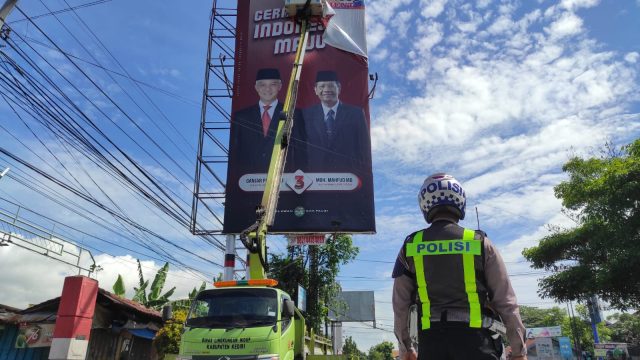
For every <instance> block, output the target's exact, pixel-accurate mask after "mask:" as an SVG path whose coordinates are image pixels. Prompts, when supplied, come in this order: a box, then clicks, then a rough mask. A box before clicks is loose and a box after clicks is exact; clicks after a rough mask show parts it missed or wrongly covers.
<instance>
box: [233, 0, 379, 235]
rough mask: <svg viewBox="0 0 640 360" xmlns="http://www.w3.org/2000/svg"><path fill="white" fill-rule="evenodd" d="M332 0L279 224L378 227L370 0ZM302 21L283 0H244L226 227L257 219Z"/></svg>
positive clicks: (315, 29) (317, 36) (311, 59)
mask: <svg viewBox="0 0 640 360" xmlns="http://www.w3.org/2000/svg"><path fill="white" fill-rule="evenodd" d="M329 5H330V6H331V5H333V6H331V8H330V10H331V13H332V15H331V17H330V18H329V19H328V21H318V22H314V23H312V24H311V27H310V33H309V39H308V42H307V44H306V49H307V51H306V56H305V59H304V64H303V70H302V76H301V78H300V84H299V91H298V99H297V102H296V111H295V117H294V125H293V130H292V136H291V142H290V145H289V149H288V154H287V158H286V165H285V172H284V175H283V178H282V182H281V184H280V196H279V200H278V207H277V212H276V216H275V221H274V224H273V226H272V227H271V228H270V232H271V233H280V234H287V233H289V234H303V233H328V232H331V233H333V232H343V233H373V232H375V219H374V205H373V176H372V171H371V138H370V132H369V129H370V121H369V99H368V79H369V77H368V73H369V71H368V62H367V58H366V41H365V23H364V11H365V9H364V2H363V1H362V0H339V1H329ZM325 20H327V19H325ZM300 31H301V29H300V24H298V23H297V22H296V21H294V20H292V19H291V18H290V17H289V15H288V14H287V13H286V11H285V9H284V6H283V1H282V0H240V1H238V17H237V23H236V49H235V68H234V93H233V98H232V115H231V131H230V139H229V166H228V172H227V187H226V199H225V216H224V229H223V232H224V233H227V234H238V233H241V232H242V231H243V230H245V229H246V228H247V227H248V226H250V225H251V224H253V223H254V222H255V221H256V213H255V209H256V206H257V205H259V204H260V202H261V200H262V194H263V191H264V188H265V182H266V177H267V170H268V167H269V162H270V159H271V154H272V149H273V145H274V137H275V135H276V129H277V123H278V118H279V114H280V112H281V111H282V107H283V103H284V101H285V97H286V92H287V85H288V82H289V78H290V76H291V70H292V67H293V62H294V57H295V51H296V49H297V46H298V42H299V39H300V35H301V34H300ZM330 43H331V44H333V45H334V46H332V45H330Z"/></svg>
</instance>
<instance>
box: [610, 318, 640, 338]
mask: <svg viewBox="0 0 640 360" xmlns="http://www.w3.org/2000/svg"><path fill="white" fill-rule="evenodd" d="M607 320H608V321H610V322H612V323H613V324H611V325H610V326H609V329H610V330H611V341H614V342H623V343H627V344H631V345H633V346H640V315H639V314H637V313H636V314H620V313H618V314H613V315H611V316H609V317H608V318H607Z"/></svg>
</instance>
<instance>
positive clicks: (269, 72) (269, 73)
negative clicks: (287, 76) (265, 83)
mask: <svg viewBox="0 0 640 360" xmlns="http://www.w3.org/2000/svg"><path fill="white" fill-rule="evenodd" d="M267 79H268V80H272V79H275V80H280V71H278V69H260V70H258V74H257V75H256V81H258V80H267Z"/></svg>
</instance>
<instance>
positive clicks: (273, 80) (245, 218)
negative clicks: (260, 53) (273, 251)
mask: <svg viewBox="0 0 640 360" xmlns="http://www.w3.org/2000/svg"><path fill="white" fill-rule="evenodd" d="M255 90H256V93H257V94H258V97H259V100H258V101H257V102H256V103H255V104H254V105H251V106H249V107H247V108H244V109H241V110H238V111H236V112H235V113H234V114H233V115H232V118H231V132H230V140H229V168H228V174H227V189H226V191H227V192H228V193H233V194H235V195H234V196H237V197H235V199H236V200H235V201H233V202H232V203H229V204H227V205H226V206H225V226H224V228H225V232H226V233H238V232H239V231H241V230H244V229H245V228H246V227H247V226H248V225H250V224H251V223H253V222H254V221H255V216H253V215H252V214H253V213H255V206H256V205H258V204H260V199H261V198H262V192H245V191H243V190H241V189H240V185H239V181H240V178H241V177H242V176H243V175H246V174H266V173H267V171H268V170H269V163H270V161H271V155H272V152H273V145H274V142H275V137H276V133H277V130H278V121H279V117H280V113H281V112H282V108H283V103H281V102H280V101H279V100H278V94H279V93H280V91H281V90H282V80H281V78H280V71H278V69H260V70H258V72H257V74H256V83H255ZM295 118H296V120H294V122H295V123H296V124H297V123H298V122H299V121H300V116H299V115H298V116H296V117H295ZM304 139H305V136H304V126H302V125H300V126H294V127H293V130H292V135H291V141H290V142H289V148H288V150H287V159H286V163H285V165H286V168H285V171H286V172H294V171H296V170H297V169H304V168H305V164H306V155H305V150H306V143H305V141H304ZM283 197H286V195H284V196H283Z"/></svg>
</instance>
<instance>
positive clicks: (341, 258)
mask: <svg viewBox="0 0 640 360" xmlns="http://www.w3.org/2000/svg"><path fill="white" fill-rule="evenodd" d="M358 252H359V249H358V248H357V247H356V246H354V245H353V241H352V239H351V235H347V234H341V235H338V236H336V237H334V236H330V237H329V238H328V239H327V242H326V244H325V245H322V246H309V247H307V248H306V253H305V249H303V248H289V254H288V255H270V260H269V264H270V267H269V276H270V277H272V278H274V279H277V280H278V287H279V288H281V289H283V290H284V291H287V292H288V293H289V294H291V295H294V294H296V293H297V287H298V284H300V285H301V286H302V287H304V288H305V289H307V314H306V320H307V326H308V327H309V328H312V329H313V330H314V331H315V333H317V334H319V333H321V332H322V331H321V330H322V329H321V325H322V322H323V321H325V322H326V321H327V316H328V314H329V309H330V308H331V309H334V310H335V309H339V308H340V307H341V304H339V302H338V301H337V295H338V293H339V292H340V291H341V290H342V289H341V288H340V285H339V284H338V282H337V281H336V277H337V276H338V273H339V272H340V266H341V265H346V264H348V263H349V262H350V261H352V260H353V259H355V258H356V256H357V255H358ZM305 255H306V258H307V259H308V263H309V268H307V267H306V266H305V264H304V261H303V260H302V258H303V257H304V256H305Z"/></svg>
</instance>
